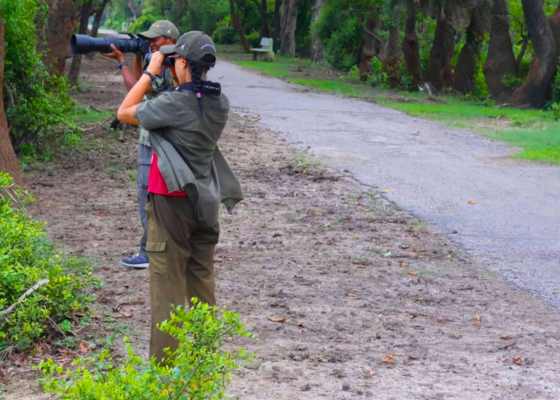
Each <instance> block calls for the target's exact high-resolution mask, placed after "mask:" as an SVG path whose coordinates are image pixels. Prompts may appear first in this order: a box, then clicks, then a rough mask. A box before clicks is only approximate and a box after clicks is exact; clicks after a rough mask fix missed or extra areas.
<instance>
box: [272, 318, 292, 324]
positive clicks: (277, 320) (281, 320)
mask: <svg viewBox="0 0 560 400" xmlns="http://www.w3.org/2000/svg"><path fill="white" fill-rule="evenodd" d="M267 319H268V320H269V321H270V322H280V323H281V324H283V323H284V322H286V321H287V320H288V318H286V317H280V318H274V317H268V318H267Z"/></svg>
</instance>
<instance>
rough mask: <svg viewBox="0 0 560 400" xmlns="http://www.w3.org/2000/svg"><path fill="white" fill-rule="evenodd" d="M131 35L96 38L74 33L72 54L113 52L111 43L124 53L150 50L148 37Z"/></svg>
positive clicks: (71, 46) (71, 43)
mask: <svg viewBox="0 0 560 400" xmlns="http://www.w3.org/2000/svg"><path fill="white" fill-rule="evenodd" d="M129 35H130V38H127V39H122V38H118V37H106V38H94V37H91V36H88V35H73V36H72V39H71V41H70V48H71V49H72V54H88V53H94V52H99V53H111V52H112V51H113V49H111V45H112V44H113V45H115V47H116V48H117V49H118V50H119V51H121V52H122V53H136V54H142V55H146V54H148V53H149V52H150V42H149V41H148V40H147V39H144V38H141V37H136V36H134V35H131V34H129Z"/></svg>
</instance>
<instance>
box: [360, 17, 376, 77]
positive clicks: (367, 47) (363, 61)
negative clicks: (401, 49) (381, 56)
mask: <svg viewBox="0 0 560 400" xmlns="http://www.w3.org/2000/svg"><path fill="white" fill-rule="evenodd" d="M376 29H377V21H374V20H372V19H368V20H366V26H365V29H364V35H365V36H364V42H365V44H364V47H363V48H362V53H361V55H360V62H359V64H358V71H359V74H360V80H362V81H366V80H367V78H368V76H369V74H370V73H371V60H372V59H373V57H375V55H376V51H375V50H376V46H375V44H376V39H375V37H374V36H373V35H372V32H375V30H376Z"/></svg>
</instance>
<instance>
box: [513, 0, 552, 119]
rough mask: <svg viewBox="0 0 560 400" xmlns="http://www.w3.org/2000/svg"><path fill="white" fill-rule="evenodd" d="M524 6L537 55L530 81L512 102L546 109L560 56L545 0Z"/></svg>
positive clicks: (528, 0) (524, 0)
mask: <svg viewBox="0 0 560 400" xmlns="http://www.w3.org/2000/svg"><path fill="white" fill-rule="evenodd" d="M522 4H523V11H524V13H525V20H526V22H527V30H528V31H529V35H530V37H531V42H532V43H533V50H534V54H535V55H534V59H533V62H532V63H531V68H530V69H529V74H528V75H527V79H526V80H525V82H524V83H523V85H522V86H521V87H520V88H518V89H517V90H516V91H515V92H514V93H513V96H512V102H513V103H514V104H517V105H519V106H525V105H527V104H528V105H530V106H531V107H533V108H542V107H543V106H544V105H545V103H546V100H547V99H548V98H549V96H550V93H551V88H552V81H553V79H554V75H555V74H556V62H557V60H558V53H557V50H556V44H555V43H554V36H553V35H552V31H551V29H550V25H549V21H548V18H547V17H546V14H545V13H544V9H543V0H522Z"/></svg>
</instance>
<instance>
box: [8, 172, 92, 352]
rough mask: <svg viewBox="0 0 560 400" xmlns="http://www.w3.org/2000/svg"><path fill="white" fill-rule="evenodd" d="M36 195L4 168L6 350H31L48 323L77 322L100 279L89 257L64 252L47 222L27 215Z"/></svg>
mask: <svg viewBox="0 0 560 400" xmlns="http://www.w3.org/2000/svg"><path fill="white" fill-rule="evenodd" d="M32 200H33V199H32V198H31V197H29V195H27V194H26V193H25V192H23V191H22V190H20V189H18V188H17V187H15V186H14V184H13V179H12V178H11V177H10V176H9V175H8V174H5V173H2V172H0V310H2V311H0V350H5V349H7V348H16V349H18V350H25V349H27V348H29V347H30V346H31V345H32V344H33V342H34V341H35V340H37V339H38V338H43V337H44V336H45V333H46V331H47V328H48V326H51V325H53V324H57V323H62V322H64V321H72V320H73V316H74V315H75V314H76V313H77V312H84V311H85V310H86V309H87V306H88V304H89V303H90V302H91V300H92V298H91V297H89V296H88V295H87V289H88V288H89V287H91V286H92V285H94V284H96V282H97V281H96V280H95V279H94V278H93V277H92V275H91V268H90V266H89V264H88V263H87V262H84V260H80V259H76V258H68V257H66V256H64V255H63V254H61V253H60V252H58V251H57V250H56V249H55V247H54V246H53V245H52V244H51V243H50V242H49V240H48V238H47V234H46V232H45V230H44V226H43V225H42V224H40V223H39V222H37V221H35V220H33V219H31V218H30V217H28V216H27V214H26V212H25V205H26V204H27V203H28V202H30V201H32ZM46 279H48V283H46V284H43V285H42V286H40V287H38V288H36V289H35V290H34V291H33V292H32V293H31V294H29V295H28V296H27V297H25V298H24V299H21V300H20V297H21V296H22V295H23V294H24V293H25V292H26V291H28V290H29V289H30V288H33V287H34V286H35V285H36V284H38V283H39V282H41V281H44V280H46ZM12 305H15V306H14V307H12V308H11V310H10V311H8V310H9V309H10V307H11V306H12ZM49 319H50V320H49ZM68 323H69V322H66V323H65V324H66V325H68Z"/></svg>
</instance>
